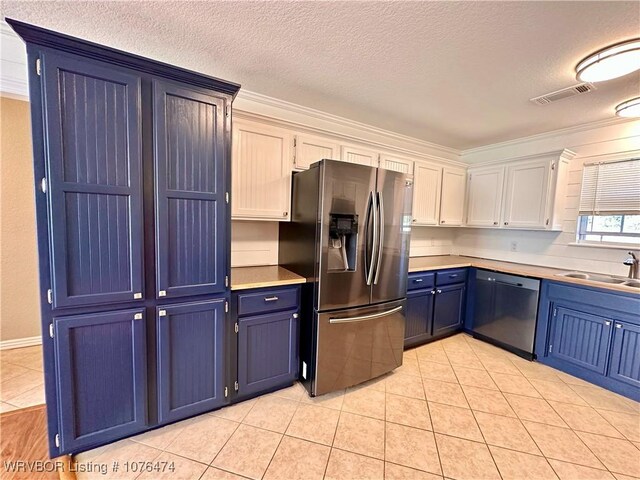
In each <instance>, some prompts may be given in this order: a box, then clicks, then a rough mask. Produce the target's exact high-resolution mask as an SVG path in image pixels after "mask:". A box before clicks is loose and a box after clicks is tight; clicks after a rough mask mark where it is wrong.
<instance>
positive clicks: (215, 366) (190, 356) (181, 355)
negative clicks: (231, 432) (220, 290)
mask: <svg viewBox="0 0 640 480" xmlns="http://www.w3.org/2000/svg"><path fill="white" fill-rule="evenodd" d="M157 315H158V317H157V328H158V417H159V419H160V422H161V423H166V422H170V421H173V420H177V419H180V418H185V417H189V416H192V415H195V414H197V413H201V412H205V411H207V410H213V409H214V408H217V407H220V406H221V405H223V404H224V403H225V402H226V400H225V396H224V386H225V371H226V370H225V368H226V364H225V354H224V334H225V328H224V324H225V299H224V298H222V299H217V300H210V301H205V302H194V303H184V304H176V305H170V306H164V307H158V312H157Z"/></svg>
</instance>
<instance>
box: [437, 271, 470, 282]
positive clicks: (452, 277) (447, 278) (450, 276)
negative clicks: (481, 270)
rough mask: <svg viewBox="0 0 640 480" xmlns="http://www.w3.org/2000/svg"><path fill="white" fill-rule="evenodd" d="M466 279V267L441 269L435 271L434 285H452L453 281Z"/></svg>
mask: <svg viewBox="0 0 640 480" xmlns="http://www.w3.org/2000/svg"><path fill="white" fill-rule="evenodd" d="M466 281H467V269H466V268H459V269H456V270H443V271H441V272H436V285H438V286H441V285H452V284H454V283H463V282H466Z"/></svg>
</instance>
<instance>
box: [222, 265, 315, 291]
mask: <svg viewBox="0 0 640 480" xmlns="http://www.w3.org/2000/svg"><path fill="white" fill-rule="evenodd" d="M305 282H306V279H305V278H304V277H301V276H300V275H296V274H295V273H293V272H291V271H289V270H287V269H286V268H282V267H279V266H278V265H267V266H263V267H234V268H232V269H231V290H246V289H249V288H262V287H275V286H279V285H295V284H297V283H305Z"/></svg>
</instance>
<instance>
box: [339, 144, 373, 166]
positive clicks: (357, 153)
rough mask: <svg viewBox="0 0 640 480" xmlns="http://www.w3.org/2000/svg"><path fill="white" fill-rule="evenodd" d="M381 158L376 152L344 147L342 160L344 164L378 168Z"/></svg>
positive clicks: (348, 146)
mask: <svg viewBox="0 0 640 480" xmlns="http://www.w3.org/2000/svg"><path fill="white" fill-rule="evenodd" d="M379 156H380V155H379V154H378V152H376V151H375V150H369V149H367V148H360V147H352V146H350V145H343V146H342V155H341V157H340V158H341V160H342V161H343V162H349V163H357V164H358V165H367V166H369V167H377V166H378V157H379Z"/></svg>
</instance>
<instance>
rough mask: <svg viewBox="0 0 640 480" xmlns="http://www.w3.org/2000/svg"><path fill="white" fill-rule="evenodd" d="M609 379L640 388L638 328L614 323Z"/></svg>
mask: <svg viewBox="0 0 640 480" xmlns="http://www.w3.org/2000/svg"><path fill="white" fill-rule="evenodd" d="M609 377H610V378H612V379H614V380H619V381H621V382H624V383H628V384H630V385H633V386H635V387H640V326H639V325H633V324H630V323H627V322H624V323H622V322H616V324H615V328H614V329H613V343H612V346H611V366H610V368H609Z"/></svg>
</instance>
